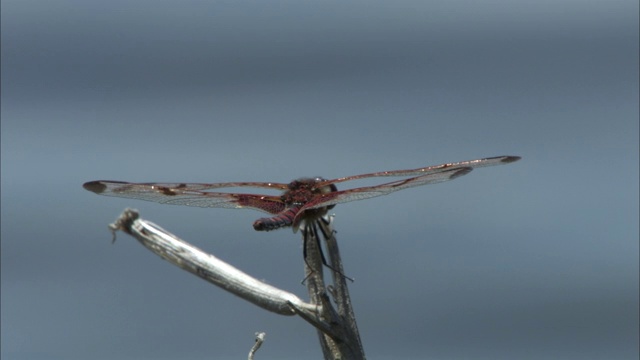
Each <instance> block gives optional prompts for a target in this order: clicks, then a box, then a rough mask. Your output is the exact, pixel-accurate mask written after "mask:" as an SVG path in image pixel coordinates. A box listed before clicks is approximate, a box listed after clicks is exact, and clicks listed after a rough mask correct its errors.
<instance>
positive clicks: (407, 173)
mask: <svg viewBox="0 0 640 360" xmlns="http://www.w3.org/2000/svg"><path fill="white" fill-rule="evenodd" d="M518 160H520V157H519V156H496V157H489V158H484V159H478V160H468V161H460V162H454V163H447V164H441V165H435V166H427V167H422V168H418V169H411V170H393V171H381V172H375V173H370V174H362V175H353V176H346V177H341V178H337V179H333V180H326V179H323V178H320V177H316V178H300V179H297V180H293V181H292V182H290V183H288V184H285V183H272V182H227V183H131V182H124V181H113V180H96V181H89V182H87V183H85V184H84V185H83V187H84V188H85V189H86V190H89V191H91V192H94V193H96V194H99V195H105V196H115V197H122V198H129V199H139V200H146V201H152V202H156V203H161V204H171V205H185V206H195V207H204V208H248V209H254V210H258V211H263V212H266V213H269V214H271V215H272V216H270V217H264V218H260V219H258V220H256V221H255V222H254V223H253V228H254V229H255V230H257V231H270V230H276V229H281V228H286V227H291V228H293V232H296V231H297V230H298V229H299V228H301V227H303V226H304V225H305V224H309V223H312V222H314V221H316V220H318V219H319V218H321V217H323V216H325V215H326V214H327V212H328V211H329V210H330V209H332V208H333V207H334V206H335V205H336V204H341V203H346V202H350V201H356V200H364V199H369V198H373V197H377V196H382V195H387V194H390V193H392V192H395V191H399V190H403V189H408V188H411V187H415V186H422V185H428V184H435V183H441V182H445V181H449V180H453V179H456V178H459V177H460V176H463V175H467V174H468V173H470V172H471V171H472V170H473V169H475V168H480V167H487V166H495V165H504V164H510V163H513V162H516V161H518ZM376 177H403V179H400V180H395V181H391V182H386V183H383V184H380V185H375V186H365V187H359V188H353V189H347V190H338V188H337V186H336V184H339V183H343V182H347V181H352V180H360V179H366V178H376ZM239 187H249V188H263V189H275V190H281V191H282V194H281V195H280V196H275V195H259V194H243V193H233V192H219V191H218V190H219V189H224V188H239ZM212 190H213V191H212Z"/></svg>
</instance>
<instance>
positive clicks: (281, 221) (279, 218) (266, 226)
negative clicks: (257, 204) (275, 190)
mask: <svg viewBox="0 0 640 360" xmlns="http://www.w3.org/2000/svg"><path fill="white" fill-rule="evenodd" d="M299 210H300V207H299V206H296V207H293V208H289V209H286V210H285V211H283V212H281V213H279V214H278V215H276V216H274V217H271V218H261V219H258V220H256V221H255V222H254V223H253V228H254V229H255V230H257V231H271V230H276V229H279V228H281V227H286V226H291V224H293V219H294V218H295V217H296V214H297V213H298V211H299Z"/></svg>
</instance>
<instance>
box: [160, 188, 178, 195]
mask: <svg viewBox="0 0 640 360" xmlns="http://www.w3.org/2000/svg"><path fill="white" fill-rule="evenodd" d="M158 190H159V191H160V192H161V193H162V195H167V196H174V195H176V192H175V191H173V189H171V188H168V187H158Z"/></svg>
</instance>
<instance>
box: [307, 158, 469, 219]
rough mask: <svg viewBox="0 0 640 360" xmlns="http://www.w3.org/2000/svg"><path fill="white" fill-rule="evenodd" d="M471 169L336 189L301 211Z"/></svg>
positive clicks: (439, 179)
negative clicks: (340, 189)
mask: <svg viewBox="0 0 640 360" xmlns="http://www.w3.org/2000/svg"><path fill="white" fill-rule="evenodd" d="M471 170H473V169H472V168H470V167H466V168H455V169H446V170H442V171H440V172H437V173H432V174H426V175H421V176H415V177H412V178H408V179H402V180H397V181H392V182H389V183H385V184H381V185H376V186H365V187H360V188H356V189H349V190H342V191H334V192H330V193H327V194H322V196H319V197H318V198H317V199H314V200H312V201H310V202H308V203H307V204H305V206H304V207H303V208H302V209H301V212H302V211H303V210H307V209H314V208H319V207H324V206H329V205H334V204H338V203H345V202H349V201H356V200H363V199H369V198H372V197H376V196H382V195H387V194H390V193H392V192H394V191H399V190H403V189H407V188H410V187H414V186H422V185H428V184H436V183H440V182H444V181H449V180H453V179H455V178H457V177H460V176H463V175H466V174H468V173H470V172H471Z"/></svg>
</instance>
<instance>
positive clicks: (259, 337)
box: [249, 332, 267, 360]
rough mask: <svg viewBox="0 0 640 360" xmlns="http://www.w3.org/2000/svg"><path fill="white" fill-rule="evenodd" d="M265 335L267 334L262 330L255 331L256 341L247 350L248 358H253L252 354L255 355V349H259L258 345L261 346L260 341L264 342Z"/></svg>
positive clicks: (251, 359) (250, 359)
mask: <svg viewBox="0 0 640 360" xmlns="http://www.w3.org/2000/svg"><path fill="white" fill-rule="evenodd" d="M266 336H267V334H266V333H263V332H258V333H256V343H255V344H253V347H251V350H250V351H249V360H253V356H254V355H255V353H256V351H258V349H260V346H262V343H263V342H264V338H265V337H266Z"/></svg>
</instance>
